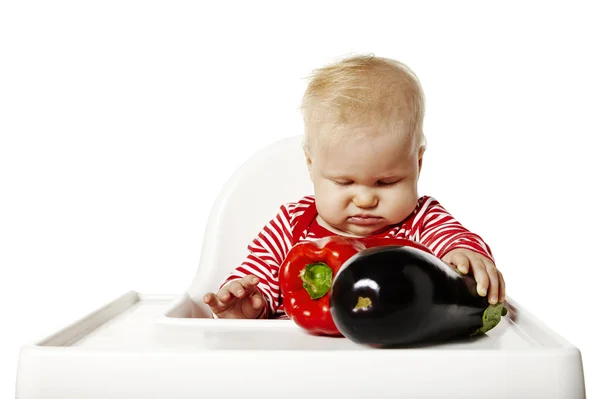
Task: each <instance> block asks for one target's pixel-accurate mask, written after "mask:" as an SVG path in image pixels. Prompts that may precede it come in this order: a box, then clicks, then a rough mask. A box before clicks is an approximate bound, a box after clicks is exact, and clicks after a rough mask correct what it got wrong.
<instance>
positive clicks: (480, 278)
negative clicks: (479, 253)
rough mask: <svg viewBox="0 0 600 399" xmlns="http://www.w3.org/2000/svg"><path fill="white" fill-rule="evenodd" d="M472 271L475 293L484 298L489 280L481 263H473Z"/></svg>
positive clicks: (478, 261)
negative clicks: (475, 287)
mask: <svg viewBox="0 0 600 399" xmlns="http://www.w3.org/2000/svg"><path fill="white" fill-rule="evenodd" d="M472 269H473V277H475V281H477V293H478V294H479V295H481V296H486V295H487V293H488V287H489V285H490V280H489V277H488V274H487V271H486V268H485V266H484V264H483V262H482V261H480V260H477V261H474V262H473V265H472Z"/></svg>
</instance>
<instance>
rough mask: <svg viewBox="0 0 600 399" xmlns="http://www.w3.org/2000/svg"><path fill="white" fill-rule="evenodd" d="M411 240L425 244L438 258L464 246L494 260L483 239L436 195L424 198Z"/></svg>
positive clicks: (416, 217)
mask: <svg viewBox="0 0 600 399" xmlns="http://www.w3.org/2000/svg"><path fill="white" fill-rule="evenodd" d="M413 224H414V226H415V227H414V230H413V239H414V240H415V241H418V242H420V243H421V244H423V245H425V246H427V247H428V248H429V249H431V251H432V252H433V253H434V254H435V255H436V256H437V257H438V258H442V257H443V256H444V255H446V254H447V253H448V252H450V251H451V250H453V249H457V248H464V249H468V250H471V251H474V252H477V253H479V254H481V255H483V256H485V257H487V258H488V259H490V260H492V261H494V257H493V255H492V251H491V249H490V247H489V246H488V245H487V244H486V243H485V241H483V239H482V238H481V237H480V236H479V235H477V234H475V233H473V232H471V231H469V230H467V229H466V228H465V227H464V226H463V225H461V224H460V223H459V222H458V221H457V220H456V219H455V218H454V217H453V216H452V215H451V214H450V213H449V212H448V211H447V210H446V209H444V207H443V206H442V205H440V203H439V202H438V201H437V200H435V198H432V197H427V198H426V199H425V201H424V203H423V205H422V207H421V209H420V210H419V211H418V213H417V215H416V216H415V219H414V222H413Z"/></svg>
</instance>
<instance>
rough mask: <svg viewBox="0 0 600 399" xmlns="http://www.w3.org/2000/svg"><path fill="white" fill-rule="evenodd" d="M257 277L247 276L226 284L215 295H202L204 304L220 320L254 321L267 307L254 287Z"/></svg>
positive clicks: (210, 293)
mask: <svg viewBox="0 0 600 399" xmlns="http://www.w3.org/2000/svg"><path fill="white" fill-rule="evenodd" d="M258 282H259V280H258V277H256V276H254V275H251V274H250V275H247V276H245V277H244V278H242V279H239V280H234V281H231V282H229V283H227V284H226V285H225V286H223V288H221V289H220V290H219V292H217V293H216V294H214V293H212V292H209V293H207V294H206V295H204V298H203V300H204V303H206V304H207V305H208V306H210V308H211V309H212V311H213V313H214V314H215V315H217V317H218V318H220V319H256V318H257V317H258V316H260V314H261V313H262V312H263V310H264V309H265V306H266V305H267V303H266V301H265V298H264V297H263V295H262V294H261V293H260V291H259V290H258V288H256V286H257V285H258Z"/></svg>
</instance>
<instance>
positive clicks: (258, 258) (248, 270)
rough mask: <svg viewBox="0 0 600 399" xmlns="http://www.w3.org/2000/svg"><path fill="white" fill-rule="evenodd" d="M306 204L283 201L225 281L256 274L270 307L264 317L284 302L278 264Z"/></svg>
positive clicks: (286, 250) (282, 257) (276, 312)
mask: <svg viewBox="0 0 600 399" xmlns="http://www.w3.org/2000/svg"><path fill="white" fill-rule="evenodd" d="M305 208H306V204H305V201H303V200H301V201H299V202H295V203H289V204H284V205H282V206H281V207H280V208H279V212H278V213H277V215H276V216H275V218H273V219H271V220H270V221H269V222H268V223H267V224H266V225H265V226H264V227H263V228H262V230H261V231H260V232H259V233H258V235H257V237H256V238H255V239H254V240H252V242H251V243H250V245H248V251H249V253H248V255H247V257H246V259H245V260H244V261H243V262H242V264H241V265H239V266H238V267H237V268H236V269H234V270H233V271H232V272H231V274H230V275H229V276H228V277H227V279H226V280H225V281H224V282H223V284H222V285H221V286H220V287H219V289H220V288H222V287H223V286H224V285H225V284H227V283H229V282H230V281H233V280H237V279H240V278H243V277H244V276H247V275H249V274H253V275H255V276H256V277H258V278H259V280H260V281H259V283H258V286H257V288H258V290H259V291H260V292H261V293H262V295H263V296H264V298H265V300H266V302H267V304H268V309H267V312H266V313H264V314H263V315H261V316H262V317H261V318H272V317H276V316H277V315H278V314H279V313H281V312H280V311H279V307H280V306H281V300H280V299H281V298H280V296H281V294H280V289H279V268H280V266H281V264H282V263H283V260H284V259H285V257H286V256H287V254H288V252H289V251H290V249H291V248H292V241H293V233H292V228H293V226H294V225H295V222H296V220H297V218H298V216H299V215H301V214H302V213H303V212H304V209H305Z"/></svg>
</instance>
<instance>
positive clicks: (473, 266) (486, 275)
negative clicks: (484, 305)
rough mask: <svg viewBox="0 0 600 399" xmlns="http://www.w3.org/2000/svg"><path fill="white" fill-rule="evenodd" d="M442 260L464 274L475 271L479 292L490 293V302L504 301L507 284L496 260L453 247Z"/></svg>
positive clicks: (483, 294)
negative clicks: (495, 262)
mask: <svg viewBox="0 0 600 399" xmlns="http://www.w3.org/2000/svg"><path fill="white" fill-rule="evenodd" d="M442 260H443V261H444V262H446V263H447V264H448V265H450V267H452V268H454V269H457V270H458V271H459V272H460V273H462V274H468V273H469V271H473V277H475V281H477V292H478V293H479V295H481V296H485V295H488V301H489V303H491V304H495V303H497V302H504V299H505V291H506V284H505V283H504V277H503V276H502V273H500V271H499V270H498V269H497V268H496V265H495V264H494V262H492V261H491V260H489V259H488V258H486V257H485V256H483V255H481V254H478V253H477V252H473V251H469V250H468V249H464V248H457V249H453V250H452V251H450V252H448V253H447V254H446V255H444V257H443V258H442Z"/></svg>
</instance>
